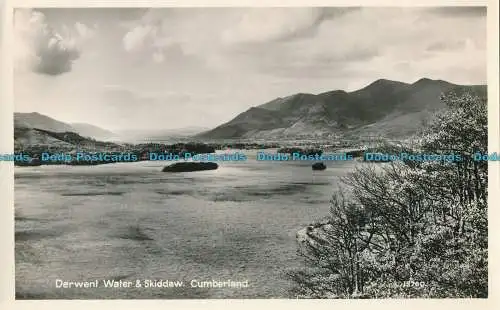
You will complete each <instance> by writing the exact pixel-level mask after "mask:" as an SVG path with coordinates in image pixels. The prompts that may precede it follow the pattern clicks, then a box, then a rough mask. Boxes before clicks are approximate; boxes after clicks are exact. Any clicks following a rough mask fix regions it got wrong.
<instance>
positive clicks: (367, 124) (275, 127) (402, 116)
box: [196, 78, 486, 139]
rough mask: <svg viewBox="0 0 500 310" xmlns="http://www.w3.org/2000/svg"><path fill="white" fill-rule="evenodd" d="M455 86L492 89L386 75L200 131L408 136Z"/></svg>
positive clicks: (222, 135)
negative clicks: (348, 89) (406, 80)
mask: <svg viewBox="0 0 500 310" xmlns="http://www.w3.org/2000/svg"><path fill="white" fill-rule="evenodd" d="M453 88H465V89H468V90H472V91H481V92H485V91H486V86H484V85H480V86H459V85H455V84H452V83H449V82H446V81H442V80H431V79H427V78H423V79H420V80H418V81H417V82H415V83H413V84H408V83H403V82H397V81H391V80H385V79H380V80H377V81H375V82H373V83H371V84H370V85H368V86H366V87H364V88H362V89H360V90H357V91H353V92H346V91H343V90H334V91H329V92H325V93H321V94H317V95H314V94H307V93H298V94H295V95H291V96H288V97H284V98H277V99H274V100H272V101H270V102H267V103H265V104H262V105H260V106H257V107H252V108H250V109H248V110H247V111H245V112H243V113H241V114H239V115H238V116H236V117H235V118H234V119H232V120H231V121H229V122H227V123H225V124H222V125H220V126H218V127H216V128H214V129H212V130H209V131H206V132H203V133H201V134H199V135H197V136H196V137H197V138H201V139H235V138H264V139H265V138H276V137H293V136H309V137H314V136H321V135H325V134H327V135H328V134H331V133H339V134H347V133H350V134H358V135H381V136H390V137H402V136H407V135H411V134H413V133H415V132H416V131H417V130H418V128H419V127H420V126H421V124H422V123H423V122H425V121H426V120H428V119H429V118H430V117H431V115H432V114H433V113H435V112H436V111H437V110H440V109H442V108H444V107H445V106H444V104H443V102H442V101H441V100H440V95H441V94H442V93H443V92H446V91H449V90H451V89H453Z"/></svg>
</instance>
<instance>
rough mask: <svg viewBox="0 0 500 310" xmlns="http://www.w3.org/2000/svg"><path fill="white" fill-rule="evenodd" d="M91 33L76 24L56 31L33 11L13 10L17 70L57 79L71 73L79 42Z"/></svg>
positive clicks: (84, 26) (41, 14)
mask: <svg viewBox="0 0 500 310" xmlns="http://www.w3.org/2000/svg"><path fill="white" fill-rule="evenodd" d="M93 34H94V30H93V29H91V28H89V27H87V26H86V25H84V24H82V23H79V22H76V23H75V24H74V25H72V27H68V26H66V25H63V26H62V27H60V30H59V31H57V30H56V29H55V28H54V27H53V26H52V25H50V24H49V23H48V22H47V19H46V17H45V15H44V14H43V13H41V12H38V11H36V10H29V9H28V10H27V9H16V10H15V12H14V40H15V41H14V45H15V46H14V48H15V51H16V52H15V57H16V59H15V64H14V67H15V69H16V70H21V71H22V70H23V69H27V70H29V71H32V72H35V73H38V74H44V75H51V76H57V75H61V74H63V73H66V72H69V71H71V70H72V66H73V63H74V61H75V60H77V59H78V58H80V55H81V53H82V43H83V42H84V41H85V40H86V39H88V38H90V37H92V36H93Z"/></svg>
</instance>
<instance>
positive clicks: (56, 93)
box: [13, 7, 487, 130]
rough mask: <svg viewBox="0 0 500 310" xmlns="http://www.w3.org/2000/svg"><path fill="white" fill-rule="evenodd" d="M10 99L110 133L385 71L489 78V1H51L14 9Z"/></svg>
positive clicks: (213, 122)
mask: <svg viewBox="0 0 500 310" xmlns="http://www.w3.org/2000/svg"><path fill="white" fill-rule="evenodd" d="M13 48H14V50H13V51H14V60H13V61H14V107H15V111H16V112H39V113H42V114H45V115H48V116H50V117H53V118H55V119H57V120H60V121H64V122H84V123H89V124H93V125H97V126H99V127H102V128H106V129H110V130H133V129H155V130H156V129H170V128H184V127H192V126H201V127H215V126H217V125H220V124H222V123H224V122H227V121H229V120H231V119H232V118H234V117H235V116H236V115H238V114H239V113H241V112H244V111H246V110H247V109H249V108H250V107H252V106H258V105H260V104H263V103H266V102H268V101H271V100H273V99H275V98H277V97H285V96H289V95H292V94H295V93H299V92H301V93H321V92H325V91H331V90H337V89H343V90H346V91H353V90H356V89H359V88H362V87H364V86H366V85H368V84H370V83H371V82H373V81H375V80H377V79H380V78H385V79H391V80H398V81H403V82H408V83H413V82H415V81H417V80H418V79H420V78H422V77H427V78H432V79H442V80H446V81H449V82H452V83H457V84H486V80H487V74H486V63H487V55H486V9H485V8H479V7H461V8H460V7H439V8H408V7H406V8H366V7H357V8H354V7H353V8H345V7H337V8H330V7H329V8H319V7H303V8H203V9H202V8H153V9H147V8H144V9H141V8H129V9H125V8H65V9H62V8H51V9H47V8H44V9H17V10H15V13H14V42H13Z"/></svg>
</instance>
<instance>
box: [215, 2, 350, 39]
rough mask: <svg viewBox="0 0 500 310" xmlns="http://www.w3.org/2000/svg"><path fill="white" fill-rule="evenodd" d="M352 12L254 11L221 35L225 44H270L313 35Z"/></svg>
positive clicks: (325, 10) (321, 9) (284, 9)
mask: <svg viewBox="0 0 500 310" xmlns="http://www.w3.org/2000/svg"><path fill="white" fill-rule="evenodd" d="M349 11H350V9H349V8H348V9H342V8H339V9H336V8H320V7H302V8H301V7H299V8H251V9H247V10H246V11H244V12H242V14H241V15H240V17H239V21H238V22H237V23H236V24H234V25H231V27H228V28H227V30H226V31H224V32H223V33H222V41H223V42H225V43H227V44H241V43H268V42H272V41H282V40H289V39H293V38H297V37H302V36H308V35H313V34H314V32H315V30H316V28H317V27H318V26H319V25H320V24H321V23H322V22H323V21H324V20H326V19H329V18H334V17H337V16H340V15H342V14H344V13H347V12H349Z"/></svg>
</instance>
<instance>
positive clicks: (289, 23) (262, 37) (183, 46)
mask: <svg viewBox="0 0 500 310" xmlns="http://www.w3.org/2000/svg"><path fill="white" fill-rule="evenodd" d="M356 10H358V8H349V7H347V8H320V7H301V8H212V9H203V10H201V9H197V8H189V9H186V8H184V9H182V8H179V9H174V8H170V9H150V10H149V11H147V12H146V13H145V14H144V15H143V16H142V18H141V19H140V20H138V21H137V22H136V23H135V24H129V30H128V31H127V33H126V34H125V35H124V37H123V47H124V49H125V50H126V51H128V52H131V53H137V54H138V55H139V54H140V55H143V53H146V54H149V56H150V57H151V58H152V59H153V60H154V61H157V62H158V61H164V60H166V58H167V56H168V55H166V54H168V51H169V50H171V49H179V50H181V52H182V53H181V54H184V55H185V56H193V55H194V56H198V57H201V58H205V59H210V58H213V60H216V61H217V59H218V57H219V55H222V54H224V53H226V52H229V53H231V52H232V51H236V52H237V50H238V49H240V48H243V49H248V48H249V49H251V48H254V47H255V46H258V45H260V46H262V45H265V44H272V43H278V44H279V43H281V42H287V41H294V40H297V39H301V38H307V37H311V36H314V35H315V32H316V29H317V27H318V26H319V25H320V24H321V23H323V22H324V21H325V20H331V19H335V18H338V17H340V16H343V15H345V14H348V13H350V12H353V11H356Z"/></svg>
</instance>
